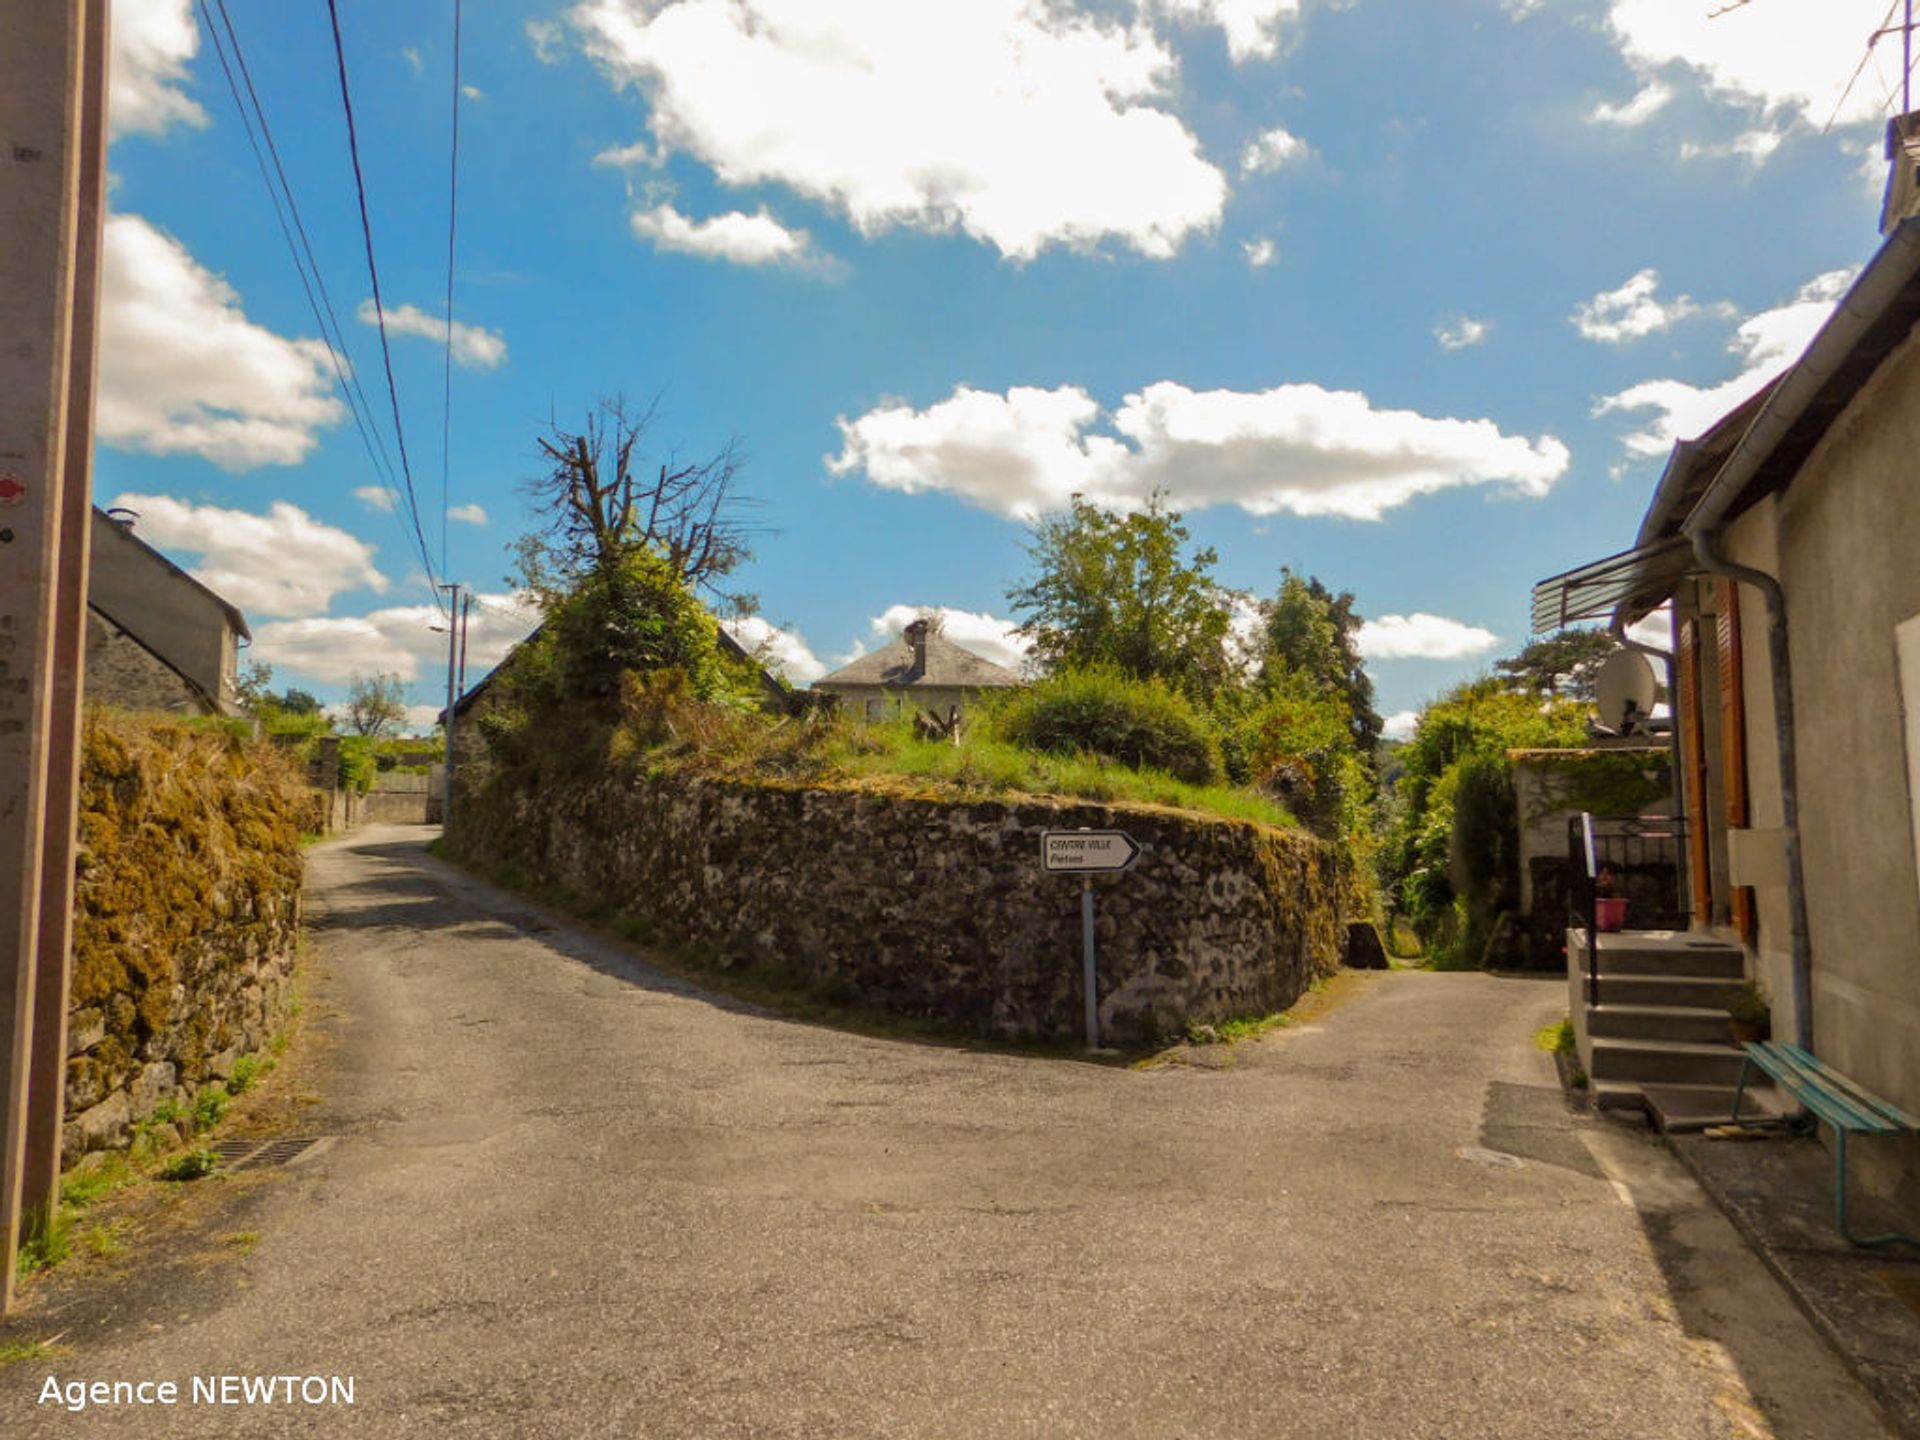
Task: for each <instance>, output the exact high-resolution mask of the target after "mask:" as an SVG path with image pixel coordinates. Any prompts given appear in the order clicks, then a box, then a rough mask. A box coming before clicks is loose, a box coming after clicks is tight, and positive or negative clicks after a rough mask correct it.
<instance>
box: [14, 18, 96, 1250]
mask: <svg viewBox="0 0 1920 1440" xmlns="http://www.w3.org/2000/svg"><path fill="white" fill-rule="evenodd" d="M108 36H109V32H108V16H107V5H106V3H104V0H91V3H89V4H88V5H87V28H86V34H85V39H84V41H83V43H84V45H85V52H84V58H83V61H82V84H83V87H84V88H83V90H82V93H81V107H80V123H81V132H80V188H79V218H78V224H77V225H76V227H75V233H74V283H73V337H72V341H71V345H70V348H69V352H68V355H69V361H70V363H69V368H68V378H67V418H66V436H65V440H64V443H63V446H62V453H63V456H64V459H65V464H66V475H65V482H64V490H63V494H62V497H61V504H60V559H59V572H58V573H59V579H58V583H57V586H56V596H55V612H54V635H53V699H52V711H53V716H54V720H55V723H54V725H53V727H52V730H51V732H50V735H49V740H48V752H49V760H48V766H47V800H46V839H45V842H44V843H45V846H46V858H45V861H44V863H43V865H42V867H41V878H40V938H39V959H38V963H37V965H36V967H35V982H34V1007H33V1059H32V1062H31V1065H30V1073H29V1075H28V1080H27V1154H26V1163H25V1167H24V1180H23V1184H22V1190H21V1209H22V1212H23V1224H24V1227H25V1231H26V1233H29V1234H31V1233H32V1231H33V1229H34V1228H35V1227H36V1226H40V1225H47V1224H51V1223H52V1221H53V1219H54V1217H55V1215H56V1213H57V1212H58V1209H59V1202H60V1154H61V1132H62V1129H63V1122H64V1120H65V1112H66V1090H67V1011H68V1006H69V1001H68V996H69V993H70V991H71V989H72V979H73V876H74V871H73V861H74V844H75V839H76V837H75V834H74V831H75V829H76V827H77V825H78V823H79V811H80V744H79V741H80V725H79V716H80V706H81V700H82V692H83V683H82V682H83V678H84V675H83V672H84V669H85V666H86V656H87V574H88V568H89V566H88V561H89V558H90V557H89V553H88V552H89V550H90V549H91V545H90V543H89V542H90V540H91V538H92V534H93V406H94V392H95V390H96V388H97V386H96V384H95V380H96V375H97V371H98V363H99V354H100V344H99V312H100V239H101V223H102V221H103V220H104V219H105V216H106V202H107V186H106V181H107V107H106V89H107V54H108ZM62 717H72V719H71V720H70V721H64V720H63V719H62Z"/></svg>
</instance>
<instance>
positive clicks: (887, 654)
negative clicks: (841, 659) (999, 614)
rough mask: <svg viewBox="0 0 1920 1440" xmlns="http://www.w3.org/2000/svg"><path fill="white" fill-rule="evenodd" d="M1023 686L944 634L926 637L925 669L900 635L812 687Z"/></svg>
mask: <svg viewBox="0 0 1920 1440" xmlns="http://www.w3.org/2000/svg"><path fill="white" fill-rule="evenodd" d="M1024 683H1025V682H1024V681H1022V680H1021V678H1020V677H1019V676H1018V675H1016V674H1014V673H1013V671H1011V670H1009V669H1007V667H1006V666H1004V665H996V664H994V663H993V661H991V660H988V659H987V658H985V657H984V656H981V655H976V654H974V653H973V652H972V651H971V650H968V649H966V648H965V647H964V646H961V645H956V644H954V643H953V641H951V640H949V639H947V637H946V636H944V635H940V634H932V635H929V636H927V664H926V668H925V669H924V670H922V669H921V668H919V666H917V665H916V664H915V663H914V654H913V646H912V644H910V643H909V642H908V640H907V638H906V637H905V636H904V635H900V636H895V637H894V638H893V639H892V640H890V641H888V642H887V643H886V644H885V645H883V646H881V647H880V648H879V649H878V650H875V651H874V652H873V653H872V654H870V655H862V656H861V657H860V658H859V659H858V660H855V661H854V662H853V663H852V664H851V665H843V666H842V667H841V668H840V669H838V670H836V671H834V672H833V673H832V674H831V675H823V676H822V677H821V678H820V679H818V680H816V681H814V682H813V688H814V689H815V690H829V691H831V690H844V689H854V688H857V687H875V686H877V687H879V688H882V689H886V690H911V689H913V688H914V687H916V686H922V687H929V688H931V687H938V688H940V689H943V690H1006V689H1011V688H1012V687H1013V686H1016V685H1021V684H1024Z"/></svg>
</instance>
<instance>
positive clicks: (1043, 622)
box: [1007, 493, 1230, 699]
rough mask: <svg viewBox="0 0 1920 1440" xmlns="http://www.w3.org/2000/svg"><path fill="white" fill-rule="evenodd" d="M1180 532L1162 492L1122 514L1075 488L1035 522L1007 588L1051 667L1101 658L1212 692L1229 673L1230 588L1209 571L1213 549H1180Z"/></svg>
mask: <svg viewBox="0 0 1920 1440" xmlns="http://www.w3.org/2000/svg"><path fill="white" fill-rule="evenodd" d="M1187 541H1188V534H1187V529H1186V526H1184V525H1183V524H1181V521H1180V513H1179V511H1177V510H1169V509H1168V508H1167V503H1166V496H1165V495H1164V494H1161V493H1155V494H1154V495H1153V496H1152V497H1151V498H1149V500H1148V501H1147V504H1146V506H1145V508H1144V509H1141V510H1138V511H1135V512H1134V513H1132V514H1129V515H1115V514H1113V513H1112V512H1110V511H1107V510H1103V509H1101V508H1100V507H1099V506H1097V505H1094V504H1091V503H1090V502H1088V501H1086V500H1084V499H1082V498H1081V497H1079V496H1077V495H1076V496H1075V497H1074V498H1073V502H1072V504H1071V506H1070V508H1069V509H1068V510H1066V511H1065V512H1064V513H1060V514H1054V515H1049V516H1045V517H1043V518H1042V519H1041V520H1039V521H1038V522H1036V524H1035V525H1034V528H1033V539H1032V543H1031V544H1029V545H1028V547H1027V553H1028V555H1030V556H1031V557H1032V560H1033V570H1032V573H1031V574H1030V576H1029V577H1028V578H1027V580H1026V582H1025V583H1024V584H1022V585H1020V586H1019V587H1017V588H1015V589H1013V590H1009V591H1008V592H1007V598H1008V600H1010V601H1011V602H1012V605H1013V610H1014V613H1015V614H1016V615H1019V616H1021V617H1023V618H1022V623H1021V625H1020V627H1019V633H1020V634H1022V635H1024V636H1025V637H1027V639H1028V640H1030V641H1031V642H1032V644H1033V654H1034V657H1035V658H1036V659H1037V660H1038V661H1039V662H1040V663H1041V664H1042V665H1043V666H1045V667H1046V668H1048V669H1088V668H1094V667H1101V666H1106V667H1111V668H1112V669H1115V670H1118V671H1119V672H1120V673H1121V674H1124V675H1128V676H1131V677H1132V678H1134V679H1136V680H1152V679H1158V680H1163V681H1165V682H1166V683H1167V684H1168V685H1170V686H1172V687H1173V688H1174V689H1176V690H1179V691H1182V692H1183V693H1185V694H1188V695H1191V696H1194V697H1196V698H1199V699H1208V698H1210V697H1211V696H1212V695H1213V694H1214V693H1215V692H1216V691H1217V690H1219V689H1220V688H1221V686H1223V685H1224V684H1226V683H1227V680H1228V678H1229V675H1230V665H1229V662H1228V659H1227V643H1226V642H1227V629H1228V619H1229V611H1228V605H1227V599H1228V597H1227V594H1226V592H1225V591H1224V590H1222V589H1221V587H1220V586H1219V585H1217V584H1216V583H1215V582H1214V580H1213V577H1212V573H1211V572H1212V569H1213V566H1214V565H1215V564H1216V563H1217V562H1218V560H1219V556H1218V555H1217V554H1216V553H1215V552H1214V551H1213V550H1212V549H1210V548H1203V549H1198V550H1193V551H1192V552H1191V553H1187Z"/></svg>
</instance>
